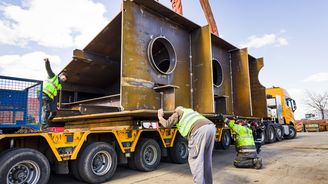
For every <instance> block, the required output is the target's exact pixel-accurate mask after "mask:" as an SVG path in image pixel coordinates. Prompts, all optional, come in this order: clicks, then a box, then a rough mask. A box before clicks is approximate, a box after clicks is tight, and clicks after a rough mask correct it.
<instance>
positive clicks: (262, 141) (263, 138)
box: [259, 131, 265, 145]
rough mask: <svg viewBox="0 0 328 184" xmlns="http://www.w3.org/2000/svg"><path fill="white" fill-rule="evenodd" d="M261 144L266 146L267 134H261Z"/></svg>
mask: <svg viewBox="0 0 328 184" xmlns="http://www.w3.org/2000/svg"><path fill="white" fill-rule="evenodd" d="M259 143H260V144H261V145H263V144H265V132H264V131H262V132H261V138H260V139H259Z"/></svg>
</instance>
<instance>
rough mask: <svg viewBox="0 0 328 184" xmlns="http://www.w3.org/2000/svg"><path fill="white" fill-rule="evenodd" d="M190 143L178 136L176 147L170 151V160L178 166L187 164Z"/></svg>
mask: <svg viewBox="0 0 328 184" xmlns="http://www.w3.org/2000/svg"><path fill="white" fill-rule="evenodd" d="M188 154H189V152H188V141H187V140H186V139H184V138H183V137H181V136H180V135H177V137H176V139H175V142H174V145H173V147H172V148H170V149H169V155H170V159H171V160H172V162H173V163H176V164H185V163H187V162H188Z"/></svg>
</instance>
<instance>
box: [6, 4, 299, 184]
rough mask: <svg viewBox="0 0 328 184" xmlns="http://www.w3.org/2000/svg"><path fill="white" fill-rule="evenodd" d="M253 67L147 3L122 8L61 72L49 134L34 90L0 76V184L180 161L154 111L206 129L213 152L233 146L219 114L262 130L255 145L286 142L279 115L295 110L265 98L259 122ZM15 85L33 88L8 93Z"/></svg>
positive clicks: (180, 143) (174, 137) (202, 31)
mask: <svg viewBox="0 0 328 184" xmlns="http://www.w3.org/2000/svg"><path fill="white" fill-rule="evenodd" d="M262 67H263V59H262V58H259V59H257V58H254V57H253V56H251V55H249V54H248V51H247V49H239V48H237V47H235V46H233V45H231V44H230V43H228V42H227V41H225V40H223V39H221V38H219V37H217V36H215V35H213V34H211V33H210V30H209V27H208V26H205V27H200V26H198V25H197V24H195V23H193V22H191V21H189V20H187V19H186V18H184V17H182V16H180V15H178V14H176V13H174V12H172V11H171V10H169V9H167V8H166V7H164V6H162V5H161V4H159V3H157V2H156V1H143V0H134V1H123V7H122V11H121V12H120V13H119V14H118V15H117V16H116V17H115V18H114V19H113V20H112V21H111V22H110V23H109V24H108V25H107V26H106V27H105V28H104V29H103V30H102V31H101V32H100V33H99V34H98V35H97V36H96V37H95V38H94V39H93V40H92V41H91V42H90V43H89V44H88V45H87V46H86V47H85V48H84V49H83V50H75V51H74V53H73V60H72V61H71V62H70V63H69V64H68V65H67V66H66V67H65V68H64V69H63V71H64V72H66V74H67V76H68V80H67V82H65V83H63V84H62V85H63V89H62V91H61V92H60V95H59V103H58V108H59V110H58V115H57V117H56V118H55V119H54V120H53V122H52V124H51V126H52V128H51V130H53V131H52V132H43V131H40V129H39V125H40V121H41V101H42V100H41V99H42V92H41V91H42V84H41V83H40V82H39V81H33V82H32V81H27V80H26V79H16V78H7V77H0V127H1V128H0V129H1V130H2V134H0V153H1V154H0V163H1V165H0V183H46V182H47V181H48V179H49V175H50V168H52V169H53V170H54V171H55V172H57V173H62V174H64V173H71V174H72V175H73V176H74V177H76V178H77V179H79V180H82V181H85V182H89V183H100V182H104V181H107V180H109V179H110V178H111V177H112V176H113V174H114V173H115V170H116V167H117V165H118V164H128V165H129V167H131V168H134V169H138V170H140V171H152V170H154V169H156V168H157V167H158V166H159V163H160V160H161V159H162V158H165V159H166V160H169V161H172V162H174V163H186V162H187V157H188V144H187V142H186V140H185V139H184V138H182V137H181V135H180V134H179V133H178V131H177V129H176V128H174V127H173V128H171V129H164V128H161V127H160V126H159V124H158V119H157V109H160V108H163V109H164V111H165V115H167V116H169V115H170V114H171V113H172V111H173V110H174V108H175V107H176V106H178V105H180V106H184V107H189V108H193V109H194V110H196V111H198V112H200V113H201V114H203V115H204V116H206V117H207V118H209V119H210V120H212V121H213V122H214V123H215V125H216V127H217V135H216V138H215V139H216V147H221V148H223V149H227V148H228V147H229V145H230V143H231V141H232V139H231V133H230V131H229V129H227V127H225V126H224V124H223V123H222V122H219V121H218V115H219V114H224V115H226V116H227V117H236V116H238V118H239V119H242V120H246V121H249V122H253V123H255V124H257V125H259V126H260V127H262V128H264V132H263V133H262V142H274V141H275V140H281V139H282V137H283V136H284V135H286V136H288V137H289V138H293V137H294V136H295V135H296V133H295V131H294V130H295V129H294V128H293V126H292V125H293V118H284V114H283V116H280V114H281V113H286V112H289V111H290V110H295V108H293V107H294V106H295V103H293V100H291V99H290V98H286V97H287V96H286V95H285V94H284V93H280V92H279V93H278V92H272V93H270V96H269V98H270V99H271V100H270V105H269V107H270V108H269V109H270V112H271V113H270V114H273V116H272V117H270V116H269V115H268V108H267V106H268V105H267V94H269V92H268V93H266V89H265V87H263V86H262V85H261V84H260V82H259V80H258V73H259V71H260V69H261V68H262ZM24 82H32V83H33V84H27V85H25V86H23V87H18V88H16V87H17V84H20V83H24ZM36 86H37V89H34V88H35V87H36ZM32 88H33V90H32V92H29V90H31V89H32ZM279 89H281V88H279ZM20 96H22V97H20ZM272 99H275V100H272ZM268 102H269V101H268ZM287 102H288V103H287ZM291 108H293V109H291ZM272 112H274V113H272ZM281 117H282V118H283V119H281ZM272 120H273V121H272ZM26 127H27V128H26ZM17 128H20V129H19V130H18V132H17V131H16V130H17ZM28 128H32V129H34V130H33V131H32V130H31V129H28ZM293 132H294V133H293Z"/></svg>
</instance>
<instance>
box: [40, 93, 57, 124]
mask: <svg viewBox="0 0 328 184" xmlns="http://www.w3.org/2000/svg"><path fill="white" fill-rule="evenodd" d="M42 95H43V96H42V122H41V123H42V124H43V125H45V124H48V123H49V121H50V120H52V119H53V118H54V117H55V116H56V113H57V106H56V102H55V100H52V99H51V98H49V97H48V95H46V94H42Z"/></svg>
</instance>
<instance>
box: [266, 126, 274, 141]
mask: <svg viewBox="0 0 328 184" xmlns="http://www.w3.org/2000/svg"><path fill="white" fill-rule="evenodd" d="M266 135H267V137H266V138H267V142H268V143H273V142H274V141H275V140H276V136H275V131H274V128H273V126H267V133H266Z"/></svg>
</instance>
